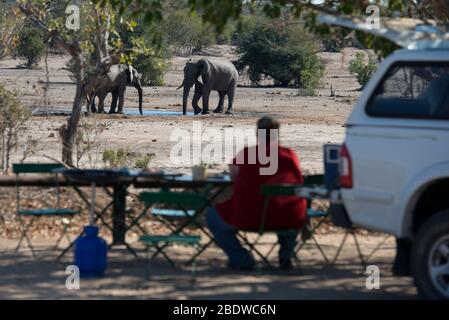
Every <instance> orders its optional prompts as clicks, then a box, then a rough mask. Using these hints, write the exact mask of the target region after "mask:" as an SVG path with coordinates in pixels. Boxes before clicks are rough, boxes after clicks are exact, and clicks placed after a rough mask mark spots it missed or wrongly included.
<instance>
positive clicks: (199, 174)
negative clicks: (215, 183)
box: [192, 166, 207, 181]
mask: <svg viewBox="0 0 449 320" xmlns="http://www.w3.org/2000/svg"><path fill="white" fill-rule="evenodd" d="M192 178H193V180H195V181H198V180H205V179H206V178H207V169H206V168H205V167H203V166H193V167H192Z"/></svg>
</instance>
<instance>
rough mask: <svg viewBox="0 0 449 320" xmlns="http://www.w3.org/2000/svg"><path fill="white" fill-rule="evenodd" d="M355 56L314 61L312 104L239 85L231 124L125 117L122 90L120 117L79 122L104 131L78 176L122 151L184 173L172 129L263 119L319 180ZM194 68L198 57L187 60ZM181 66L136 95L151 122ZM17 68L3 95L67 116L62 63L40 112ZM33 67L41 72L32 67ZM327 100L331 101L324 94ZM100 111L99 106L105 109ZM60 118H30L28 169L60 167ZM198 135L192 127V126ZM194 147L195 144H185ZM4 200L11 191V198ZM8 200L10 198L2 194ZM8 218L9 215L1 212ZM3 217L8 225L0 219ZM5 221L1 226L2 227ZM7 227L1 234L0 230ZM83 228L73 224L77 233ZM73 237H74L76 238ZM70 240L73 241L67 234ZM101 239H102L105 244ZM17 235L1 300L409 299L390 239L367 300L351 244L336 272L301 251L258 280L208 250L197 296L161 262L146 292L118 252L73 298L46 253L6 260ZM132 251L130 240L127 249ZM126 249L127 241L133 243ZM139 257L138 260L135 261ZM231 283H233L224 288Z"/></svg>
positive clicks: (165, 107)
mask: <svg viewBox="0 0 449 320" xmlns="http://www.w3.org/2000/svg"><path fill="white" fill-rule="evenodd" d="M355 51H356V50H355V49H345V51H344V55H342V54H332V53H321V54H320V56H321V58H322V59H323V61H324V63H325V64H326V77H325V78H324V81H323V88H321V89H319V90H318V92H317V94H318V95H317V96H315V97H301V96H298V95H297V91H296V90H295V89H280V88H273V87H260V88H256V87H251V86H248V83H247V81H246V80H245V79H244V78H242V79H240V80H241V81H240V87H239V88H238V91H237V96H236V100H235V111H236V114H235V115H233V116H225V115H207V116H195V117H193V116H180V115H166V116H158V115H145V116H138V115H133V114H135V113H136V108H137V92H136V91H135V90H134V88H132V87H130V88H128V89H127V98H126V103H125V110H126V111H125V112H126V113H128V114H125V115H112V116H111V115H97V116H94V117H90V118H89V119H87V120H86V119H83V121H90V122H93V123H97V124H104V125H106V129H105V130H104V131H101V132H99V133H98V137H97V139H96V141H97V143H96V144H95V146H94V148H93V150H91V151H90V152H89V153H88V154H87V155H85V156H84V157H83V158H82V159H81V162H80V166H84V167H99V166H102V165H103V163H102V160H101V157H102V152H103V150H104V149H106V148H109V149H111V148H125V149H126V150H127V151H128V154H129V156H130V164H132V161H133V159H132V158H133V157H134V158H137V157H139V156H140V155H143V154H149V155H151V156H152V159H151V163H150V166H152V167H162V168H171V169H175V170H178V171H183V172H186V171H189V167H190V165H186V164H175V163H173V162H171V161H170V151H171V150H172V148H173V146H174V144H175V142H174V141H171V139H170V136H171V134H172V133H173V132H174V130H175V129H185V130H189V131H186V132H187V134H188V135H190V134H191V131H192V128H193V127H192V126H193V122H194V121H199V122H200V123H201V127H202V130H203V131H204V130H206V129H211V128H214V129H218V130H219V132H223V131H224V130H225V129H227V128H235V129H244V128H250V129H251V130H253V128H254V124H255V122H256V120H257V118H259V117H260V116H262V115H267V114H268V115H271V116H273V117H276V118H278V119H279V120H280V121H281V123H282V128H281V140H282V142H283V144H284V145H286V146H288V147H290V148H293V149H294V150H295V151H296V152H297V154H298V155H299V157H300V159H301V163H302V168H303V171H304V172H322V171H323V169H322V145H323V144H324V143H341V142H342V140H343V138H344V127H343V125H344V122H345V119H346V117H347V116H348V114H349V113H350V111H351V109H352V106H353V104H354V102H355V100H356V98H357V96H358V94H359V91H357V89H358V87H359V85H358V84H357V82H356V81H355V79H354V77H352V76H351V75H350V74H349V73H348V72H347V67H346V66H347V62H348V61H349V59H350V56H351V55H353V54H354V52H355ZM210 53H213V54H215V55H219V56H220V58H233V56H232V51H231V49H230V48H229V47H223V46H217V47H214V48H212V49H211V50H210ZM193 58H194V59H195V58H197V57H193ZM186 60H187V58H183V57H175V58H174V59H173V61H172V64H171V67H170V70H169V72H168V73H167V75H166V79H165V81H166V85H165V86H162V87H145V88H144V110H145V111H146V112H147V113H148V114H150V113H151V112H155V111H173V112H175V111H176V112H179V111H180V110H181V99H182V97H181V95H182V93H181V91H177V90H176V87H177V86H179V84H180V83H181V82H182V77H183V75H182V69H183V66H184V64H185V62H186ZM21 62H22V61H19V60H2V61H0V83H2V84H4V85H5V86H6V87H8V88H10V89H14V90H17V91H18V92H19V95H20V99H21V101H22V102H23V103H24V104H25V105H27V106H30V107H33V108H35V109H36V110H38V111H40V112H46V111H49V112H50V111H55V110H69V109H70V106H71V102H72V100H73V96H74V89H75V87H74V85H73V84H72V83H71V81H70V79H69V77H68V73H67V72H66V71H64V70H62V69H61V68H63V67H64V65H65V63H66V62H67V57H63V56H51V57H50V59H49V62H50V80H51V84H50V91H49V98H50V106H49V107H48V108H47V109H45V108H44V107H43V98H42V92H43V91H42V85H43V84H42V83H41V81H45V72H44V70H43V69H37V70H26V69H17V68H16V66H17V65H19V64H20V63H21ZM41 67H42V65H41ZM331 86H332V88H333V90H335V95H334V96H331V95H330V91H331V90H330V88H331ZM217 102H218V97H217V95H216V94H215V93H212V101H211V106H215V105H216V104H217ZM108 103H109V102H107V104H106V105H108ZM65 121H66V116H54V115H52V116H45V115H40V116H33V117H32V119H31V120H30V122H29V123H28V125H27V129H26V134H25V135H24V139H23V140H26V139H28V137H30V138H32V139H37V140H38V147H37V149H36V153H35V155H33V156H31V157H30V158H29V159H28V161H48V159H47V158H46V156H49V157H53V158H57V159H59V158H60V153H61V144H60V142H59V139H58V132H57V130H58V128H59V127H60V126H61V125H62V124H64V123H65ZM197 125H198V122H197ZM193 138H194V139H198V137H193ZM22 149H23V145H21V146H20V147H19V149H18V151H17V152H16V153H15V154H14V155H13V161H15V160H18V159H19V158H20V156H21V152H22ZM225 163H226V162H225V161H223V163H217V164H216V165H215V166H214V169H213V170H215V171H221V170H224V169H225V168H226V166H225ZM10 191H11V192H12V190H10ZM8 192H9V191H8ZM2 194H3V196H2V197H1V198H2V199H1V203H2V205H1V206H2V210H1V211H2V215H3V219H0V220H1V221H0V223H4V224H5V228H3V229H2V230H14V228H11V224H13V223H14V222H13V216H12V212H13V210H14V209H13V207H14V204H13V203H12V202H11V200H10V199H12V197H10V196H8V194H7V193H6V192H2ZM77 206H78V205H77ZM8 208H9V209H8ZM5 210H6V212H8V213H9V215H5ZM5 217H6V218H5ZM6 224H8V225H6ZM81 225H83V222H81V221H79V222H78V223H77V228H76V230H78V229H79V227H80V226H81ZM78 231H79V230H78ZM334 231H335V230H333V231H332V232H328V233H327V234H322V235H320V236H319V238H320V241H321V242H322V243H323V244H325V249H326V250H327V251H326V252H327V253H328V254H329V255H330V256H332V255H333V254H334V253H335V250H336V246H337V244H338V243H339V241H341V237H342V236H343V233H342V232H341V231H340V232H334ZM73 233H76V231H75V230H74V232H73ZM52 234H53V233H52V232H47V229H45V228H40V230H39V228H38V229H37V230H36V235H37V237H36V239H35V240H34V241H38V242H41V244H43V245H48V244H49V243H50V239H49V236H51V235H52ZM106 236H107V235H106ZM16 237H17V234H16V232H11V233H9V234H8V235H6V236H5V233H4V232H3V235H1V236H0V298H31V299H38V298H68V299H71V298H89V299H90V298H137V299H140V298H142V299H148V298H152V299H160V298H176V299H178V298H179V299H187V298H192V299H193V298H210V299H225V298H229V299H257V298H268V299H282V298H285V299H292V298H293V299H314V298H321V299H334V298H337V299H346V298H355V299H373V298H374V299H376V298H386V299H390V298H392V299H395V298H399V299H403V298H415V297H416V291H415V289H414V287H413V284H412V281H411V280H410V279H409V278H393V277H392V276H391V272H390V263H391V261H392V259H393V256H394V250H392V247H393V245H394V241H393V240H392V239H389V241H388V242H387V244H386V246H384V247H383V250H381V251H379V252H378V253H377V254H376V255H375V256H373V257H372V263H373V264H376V265H378V266H379V268H380V270H381V289H380V290H371V291H370V290H367V289H366V288H365V280H366V275H364V273H363V272H362V271H363V270H361V269H360V265H359V264H358V262H357V260H356V259H355V256H354V253H355V247H354V245H353V244H352V242H350V243H349V244H348V245H347V246H346V247H345V249H344V252H343V258H342V260H341V265H340V266H338V267H324V266H323V261H322V258H321V257H320V256H319V254H318V251H317V250H315V249H314V248H313V247H312V248H307V250H303V251H302V252H301V253H300V258H301V268H299V269H298V270H295V271H292V272H287V273H282V272H279V271H268V270H262V272H253V273H238V272H232V271H229V270H227V269H226V268H225V263H226V262H225V261H224V258H223V254H222V253H221V252H220V251H219V250H218V249H217V248H213V249H211V250H208V251H207V252H206V254H205V255H203V256H202V257H201V259H200V262H199V264H200V266H199V281H198V285H197V287H196V289H194V290H191V289H190V288H189V287H188V285H187V283H188V279H189V269H188V268H184V267H182V268H175V269H174V268H170V267H168V266H167V265H166V264H164V263H163V261H160V260H156V261H155V262H154V263H152V264H151V272H152V274H153V278H152V281H151V282H149V283H145V281H144V278H143V275H144V262H143V260H142V259H141V258H139V259H137V260H135V259H134V258H132V256H131V255H130V254H128V253H126V252H125V251H124V250H123V249H114V250H113V251H111V252H110V265H109V268H108V274H107V277H106V278H104V279H99V280H89V281H87V280H86V281H84V280H83V281H82V283H81V290H78V291H70V290H67V289H66V288H65V286H64V283H65V277H66V275H65V272H64V271H65V268H66V266H67V265H68V264H70V259H71V257H70V258H67V261H66V262H64V263H59V264H58V263H55V262H54V257H52V256H51V255H52V254H54V252H48V251H45V252H44V253H45V254H50V256H49V257H48V256H45V257H41V258H39V259H34V258H32V257H31V256H30V255H29V253H27V252H21V253H19V254H18V255H15V254H13V253H12V252H13V250H12V248H13V247H14V244H15V241H16V239H15V238H16ZM361 237H362V239H361V241H362V248H363V251H364V253H365V254H369V252H370V251H371V250H372V249H373V248H374V247H375V246H376V244H377V243H379V241H381V240H382V237H381V236H380V235H373V234H369V236H361ZM131 241H132V240H131ZM132 244H133V245H135V244H136V243H135V241H134V242H133V243H132ZM172 252H173V254H174V255H175V256H176V259H177V260H179V261H183V258H185V255H186V252H187V251H185V250H184V249H181V248H173V249H172ZM141 256H143V255H142V254H141ZM230 280H232V281H230Z"/></svg>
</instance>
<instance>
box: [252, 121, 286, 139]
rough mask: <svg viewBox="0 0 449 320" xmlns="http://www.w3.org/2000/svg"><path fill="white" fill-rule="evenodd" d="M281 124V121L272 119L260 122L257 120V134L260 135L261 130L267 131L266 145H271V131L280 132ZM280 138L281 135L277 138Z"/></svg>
mask: <svg viewBox="0 0 449 320" xmlns="http://www.w3.org/2000/svg"><path fill="white" fill-rule="evenodd" d="M280 126H281V125H280V123H279V121H277V120H275V119H273V118H270V117H262V118H260V119H259V120H257V133H259V130H266V131H265V134H266V143H267V144H269V143H270V141H271V136H270V130H279V127H280ZM278 137H279V133H278V136H277V137H276V138H278Z"/></svg>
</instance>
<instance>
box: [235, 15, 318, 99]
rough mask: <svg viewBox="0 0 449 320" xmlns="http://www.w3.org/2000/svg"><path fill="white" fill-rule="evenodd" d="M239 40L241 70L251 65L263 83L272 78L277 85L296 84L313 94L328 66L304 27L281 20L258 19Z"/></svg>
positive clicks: (255, 80) (256, 80)
mask: <svg viewBox="0 0 449 320" xmlns="http://www.w3.org/2000/svg"><path fill="white" fill-rule="evenodd" d="M244 29H246V31H244V32H243V33H242V34H241V36H240V37H239V39H238V40H237V43H238V46H237V49H236V51H237V53H238V54H239V56H240V59H239V60H238V61H237V62H236V66H237V68H238V69H239V70H240V71H241V70H244V69H245V68H248V69H247V70H248V76H249V78H250V80H251V82H253V83H255V84H259V83H260V81H261V80H262V79H263V77H267V76H268V77H271V78H272V79H273V80H274V82H275V84H276V85H280V86H284V87H285V86H295V87H298V88H301V89H302V90H303V91H304V92H305V93H308V94H312V93H313V92H314V90H315V88H316V87H317V86H318V85H319V83H320V80H321V78H322V76H323V72H324V66H323V65H322V63H321V62H320V60H319V58H318V56H317V55H316V50H317V42H316V41H315V39H314V38H313V37H311V36H310V34H309V33H307V32H306V31H305V30H304V29H303V28H301V27H299V26H297V25H294V26H289V25H285V24H283V23H280V22H279V21H276V23H266V22H260V21H256V22H255V23H254V24H251V23H249V24H248V25H247V26H245V27H244Z"/></svg>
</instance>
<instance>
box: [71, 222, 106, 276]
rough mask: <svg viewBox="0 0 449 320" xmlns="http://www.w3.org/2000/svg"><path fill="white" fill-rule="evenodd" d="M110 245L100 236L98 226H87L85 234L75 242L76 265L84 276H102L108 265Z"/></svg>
mask: <svg viewBox="0 0 449 320" xmlns="http://www.w3.org/2000/svg"><path fill="white" fill-rule="evenodd" d="M107 251H108V245H107V244H106V241H104V240H103V239H102V238H100V237H98V228H97V227H94V226H86V227H85V228H84V236H83V237H80V238H78V240H76V242H75V265H76V266H78V268H79V269H80V276H81V277H82V278H97V277H102V276H103V275H104V272H105V270H106V265H107Z"/></svg>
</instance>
